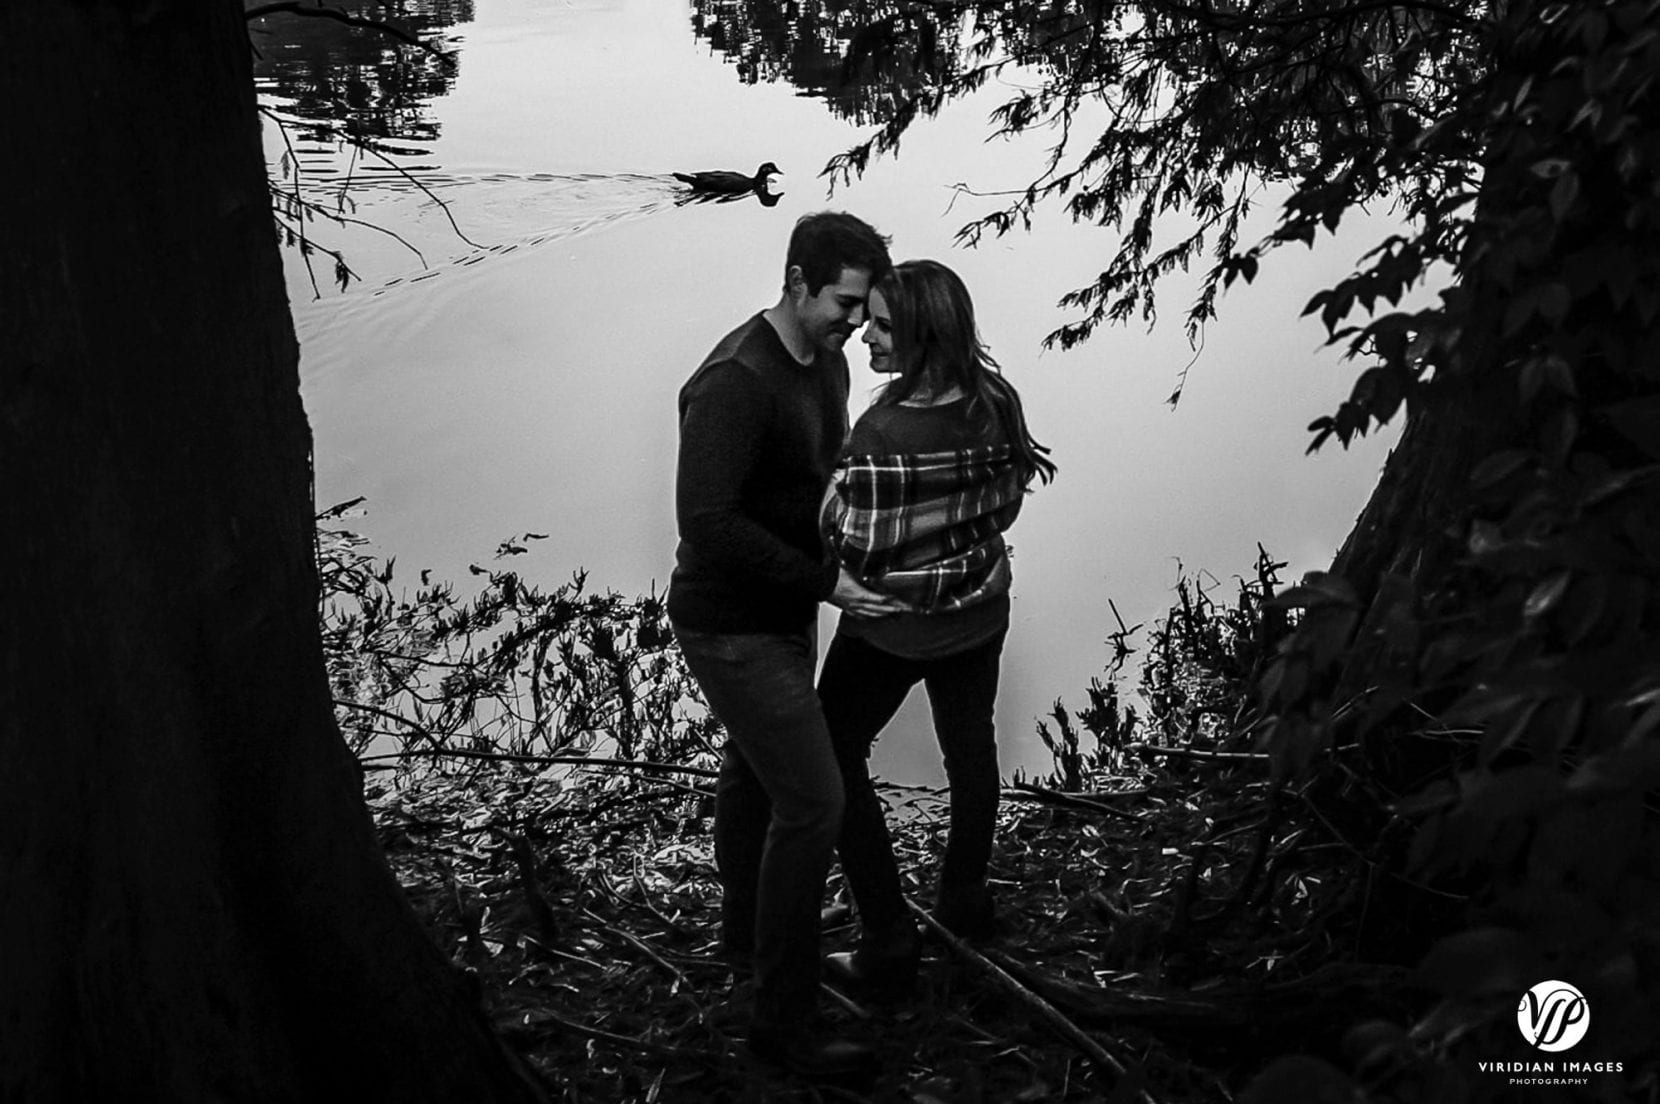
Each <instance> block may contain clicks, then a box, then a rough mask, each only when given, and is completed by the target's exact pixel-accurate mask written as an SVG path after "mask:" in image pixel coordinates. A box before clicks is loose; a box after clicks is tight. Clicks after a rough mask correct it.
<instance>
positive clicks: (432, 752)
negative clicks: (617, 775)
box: [335, 701, 720, 778]
mask: <svg viewBox="0 0 1660 1104" xmlns="http://www.w3.org/2000/svg"><path fill="white" fill-rule="evenodd" d="M335 704H337V705H347V706H351V707H353V708H356V709H367V710H369V711H370V712H374V713H380V712H382V711H381V710H378V709H375V708H374V707H373V706H366V705H358V704H357V703H356V702H339V701H337V702H336V703H335ZM387 716H393V718H394V719H396V720H402V719H403V718H400V717H396V716H395V715H392V714H387ZM404 723H406V724H410V722H408V721H405V722H404ZM410 727H412V728H417V729H418V728H419V726H417V725H413V724H410ZM423 731H424V730H423ZM411 758H423V759H444V758H456V759H482V760H485V761H487V762H497V763H547V764H561V763H562V764H566V765H569V766H573V767H610V768H615V769H618V770H639V771H645V772H646V773H647V774H689V775H692V776H694V777H697V778H719V777H720V772H719V771H716V770H710V769H708V768H707V767H692V766H685V765H682V764H679V763H654V762H652V761H651V760H649V759H596V758H592V757H590V756H587V755H521V754H515V753H512V752H506V751H464V750H462V749H460V748H414V749H412V750H409V751H392V752H387V753H385V754H383V755H365V756H363V757H362V758H361V759H359V760H358V762H360V763H378V762H382V761H384V760H387V759H411Z"/></svg>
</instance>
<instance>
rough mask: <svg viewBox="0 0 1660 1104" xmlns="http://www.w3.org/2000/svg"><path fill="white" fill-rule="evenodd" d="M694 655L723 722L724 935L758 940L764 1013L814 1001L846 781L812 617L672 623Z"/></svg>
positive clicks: (719, 828) (729, 945) (718, 811)
mask: <svg viewBox="0 0 1660 1104" xmlns="http://www.w3.org/2000/svg"><path fill="white" fill-rule="evenodd" d="M675 636H676V637H677V638H678V639H679V641H680V649H681V652H682V653H683V654H684V655H685V657H686V666H687V667H689V668H690V669H691V672H692V675H693V676H694V677H695V678H696V679H697V681H698V686H699V687H701V688H702V690H703V695H704V698H705V699H706V700H707V701H708V703H709V708H710V709H712V710H713V711H714V714H715V716H716V717H717V718H719V719H720V722H721V724H722V725H724V726H725V727H726V735H727V742H726V750H725V757H724V759H723V760H722V763H721V772H720V781H719V782H718V783H717V785H716V790H715V864H716V866H717V867H719V869H720V877H721V885H722V888H723V894H722V900H721V941H722V943H723V945H724V948H725V950H726V951H727V952H728V953H730V954H734V955H742V954H744V953H745V952H747V951H749V950H750V948H751V947H753V953H754V962H755V1012H754V1018H755V1022H756V1024H759V1025H763V1026H765V1027H766V1028H769V1029H773V1030H780V1031H786V1032H787V1031H791V1030H794V1029H796V1028H798V1027H799V1026H800V1025H802V1024H803V1023H804V1022H805V1021H806V1020H807V1019H808V1018H809V1017H810V1016H811V1015H812V1014H813V1012H814V1010H815V1009H816V1007H817V1000H818V981H819V910H820V907H821V906H822V904H823V900H824V880H825V876H826V875H827V873H828V872H829V867H830V860H831V857H832V855H833V853H834V851H835V845H836V835H837V832H838V830H839V828H840V825H841V820H842V780H841V772H840V770H839V768H838V767H837V764H836V757H835V755H834V753H833V752H832V751H831V748H830V733H829V731H828V729H827V728H826V727H825V723H824V713H823V711H822V710H821V709H820V708H819V699H818V695H817V694H816V693H815V692H814V690H813V667H814V662H815V660H816V651H817V648H816V642H815V638H814V626H812V625H808V626H805V627H804V628H803V629H802V631H800V632H799V633H702V632H693V631H689V630H686V629H683V628H681V627H680V626H676V627H675Z"/></svg>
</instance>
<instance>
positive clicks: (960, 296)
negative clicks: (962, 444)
mask: <svg viewBox="0 0 1660 1104" xmlns="http://www.w3.org/2000/svg"><path fill="white" fill-rule="evenodd" d="M874 290H876V291H879V292H881V293H882V298H883V300H884V301H885V302H886V303H887V305H888V314H889V315H890V317H891V320H892V324H893V360H894V364H895V365H896V367H897V368H898V372H897V373H896V374H895V375H894V378H893V380H892V381H891V382H890V383H889V384H888V385H887V386H886V387H885V388H883V389H882V393H881V394H880V395H878V396H877V398H876V402H877V403H878V404H881V405H883V406H895V405H898V404H899V403H902V402H904V401H905V400H907V399H909V398H912V397H913V396H919V397H920V396H927V395H938V394H942V393H944V392H947V391H949V390H951V388H952V387H953V386H955V387H960V388H961V389H962V392H963V394H964V395H965V396H967V397H968V400H969V407H968V409H969V412H970V414H975V413H978V412H980V411H985V412H987V413H989V414H990V415H991V417H992V418H993V419H994V424H998V425H1001V426H1003V427H1004V429H1005V431H1006V432H1007V434H1008V438H1009V444H1010V445H1011V446H1012V447H1013V448H1014V452H1015V455H1016V457H1017V458H1018V459H1019V460H1020V462H1021V463H1022V464H1023V465H1024V466H1025V467H1026V469H1027V471H1028V473H1029V475H1028V478H1030V476H1031V475H1036V476H1038V477H1039V478H1041V479H1042V480H1043V481H1044V482H1045V483H1047V482H1049V481H1050V480H1051V479H1053V478H1054V477H1055V463H1054V461H1052V460H1050V459H1049V455H1048V454H1049V450H1048V449H1047V448H1045V447H1044V446H1043V445H1040V444H1038V443H1037V441H1035V440H1033V438H1032V434H1031V431H1030V430H1028V429H1027V428H1026V412H1025V410H1024V408H1023V407H1022V406H1021V405H1020V395H1019V393H1018V392H1016V391H1015V389H1014V385H1013V384H1012V383H1010V382H1009V381H1008V380H1006V379H1004V378H1003V374H1002V372H1001V371H1000V370H999V368H998V367H997V362H996V361H995V360H993V359H992V357H991V353H990V352H988V351H987V350H986V346H985V344H984V343H983V342H982V341H981V340H980V332H979V330H978V329H977V328H976V327H975V324H974V301H973V300H972V299H970V298H969V295H968V288H967V286H966V285H964V283H963V281H962V278H961V277H960V276H958V275H957V274H956V273H955V272H953V271H951V270H950V269H949V268H947V267H945V266H944V265H942V264H940V263H939V262H938V261H904V262H901V263H900V264H897V265H895V266H894V267H893V268H892V269H891V270H890V271H889V272H888V274H887V275H886V276H884V277H882V279H881V280H879V281H878V282H877V284H876V287H875V289H874Z"/></svg>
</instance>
